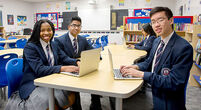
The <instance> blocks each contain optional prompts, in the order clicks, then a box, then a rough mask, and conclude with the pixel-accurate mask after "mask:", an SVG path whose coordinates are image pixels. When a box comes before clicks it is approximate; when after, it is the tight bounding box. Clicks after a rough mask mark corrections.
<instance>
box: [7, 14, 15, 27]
mask: <svg viewBox="0 0 201 110" xmlns="http://www.w3.org/2000/svg"><path fill="white" fill-rule="evenodd" d="M7 19H8V25H13V24H14V17H13V15H7Z"/></svg>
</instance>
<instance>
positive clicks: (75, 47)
mask: <svg viewBox="0 0 201 110" xmlns="http://www.w3.org/2000/svg"><path fill="white" fill-rule="evenodd" d="M73 49H74V53H75V54H77V39H73Z"/></svg>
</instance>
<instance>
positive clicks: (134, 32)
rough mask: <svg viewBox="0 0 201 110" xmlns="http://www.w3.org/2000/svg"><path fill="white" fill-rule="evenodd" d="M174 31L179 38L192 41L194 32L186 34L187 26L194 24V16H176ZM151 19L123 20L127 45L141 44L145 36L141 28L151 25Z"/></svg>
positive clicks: (126, 18) (128, 18) (133, 18)
mask: <svg viewBox="0 0 201 110" xmlns="http://www.w3.org/2000/svg"><path fill="white" fill-rule="evenodd" d="M173 18H174V30H175V31H176V33H177V34H178V35H179V36H182V37H184V38H185V39H187V40H188V41H192V37H191V36H192V32H191V33H190V32H189V33H186V32H185V30H186V28H185V26H186V25H190V24H192V23H193V16H174V17H173ZM150 22H151V20H150V17H126V16H124V18H123V26H124V29H123V36H124V38H125V39H126V44H135V43H138V42H141V41H142V40H143V39H144V36H143V34H142V32H141V26H142V24H145V23H150ZM187 35H189V37H186V36H187Z"/></svg>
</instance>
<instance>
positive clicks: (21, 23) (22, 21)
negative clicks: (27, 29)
mask: <svg viewBox="0 0 201 110" xmlns="http://www.w3.org/2000/svg"><path fill="white" fill-rule="evenodd" d="M17 25H18V26H26V25H27V17H26V16H17Z"/></svg>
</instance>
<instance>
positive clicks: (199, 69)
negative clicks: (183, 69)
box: [189, 25, 201, 87]
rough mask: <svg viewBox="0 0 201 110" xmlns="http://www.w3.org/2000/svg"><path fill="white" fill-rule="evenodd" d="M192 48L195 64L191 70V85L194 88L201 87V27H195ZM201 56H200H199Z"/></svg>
mask: <svg viewBox="0 0 201 110" xmlns="http://www.w3.org/2000/svg"><path fill="white" fill-rule="evenodd" d="M191 36H192V46H193V50H194V51H193V58H194V64H193V68H192V69H191V74H190V80H189V83H190V84H191V85H192V86H197V87H201V82H200V80H201V79H200V77H201V65H200V64H201V63H200V60H201V49H200V48H201V44H200V45H199V46H198V43H199V41H200V40H201V25H193V32H192V35H191ZM199 54H200V55H199ZM199 56H200V57H199Z"/></svg>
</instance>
